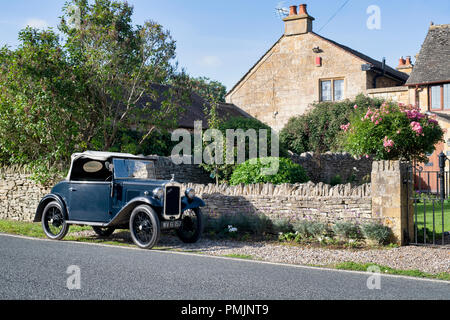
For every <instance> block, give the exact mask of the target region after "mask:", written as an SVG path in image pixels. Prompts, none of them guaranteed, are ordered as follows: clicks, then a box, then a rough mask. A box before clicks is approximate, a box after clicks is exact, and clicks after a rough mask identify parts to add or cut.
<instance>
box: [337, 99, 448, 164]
mask: <svg viewBox="0 0 450 320" xmlns="http://www.w3.org/2000/svg"><path fill="white" fill-rule="evenodd" d="M355 107H356V110H357V112H356V113H355V115H354V116H353V117H351V119H350V122H349V123H347V124H344V125H342V126H341V129H342V134H343V138H344V146H345V148H346V150H347V151H349V152H350V153H352V154H353V155H355V156H372V157H373V158H374V159H377V160H407V161H418V162H426V161H428V160H427V159H428V158H427V156H426V154H427V153H432V152H433V151H434V149H435V145H436V143H438V142H440V141H443V136H444V131H443V130H442V128H441V127H440V126H439V124H438V122H437V120H435V119H434V118H433V117H430V116H429V115H427V114H424V113H421V112H420V108H418V107H415V106H412V105H409V106H405V105H401V104H400V105H398V104H396V103H393V102H389V103H388V102H385V103H383V104H382V105H381V107H380V108H379V109H374V108H370V107H369V108H367V109H366V108H359V106H355Z"/></svg>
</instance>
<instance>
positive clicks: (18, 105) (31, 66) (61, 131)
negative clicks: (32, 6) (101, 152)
mask: <svg viewBox="0 0 450 320" xmlns="http://www.w3.org/2000/svg"><path fill="white" fill-rule="evenodd" d="M19 41H20V44H19V46H18V47H17V49H16V50H14V51H12V50H10V49H8V48H7V47H3V48H1V49H0V156H1V160H3V162H7V163H10V164H11V163H18V164H31V166H40V167H44V166H46V165H48V163H55V162H60V161H68V159H70V155H71V153H72V151H73V150H74V149H79V148H82V146H83V136H82V134H81V131H82V130H83V128H84V127H85V126H86V123H87V121H86V118H85V117H84V113H85V112H86V110H87V107H86V105H88V102H87V100H86V98H85V96H84V94H83V90H82V86H81V85H80V84H79V83H78V82H76V81H74V77H73V73H74V67H73V66H71V65H70V63H69V62H68V61H67V54H66V53H65V52H64V50H63V48H62V46H61V45H60V43H59V38H58V36H57V34H56V33H54V32H53V31H51V30H47V31H38V30H35V29H31V28H29V27H27V28H25V29H24V30H22V31H20V33H19Z"/></svg>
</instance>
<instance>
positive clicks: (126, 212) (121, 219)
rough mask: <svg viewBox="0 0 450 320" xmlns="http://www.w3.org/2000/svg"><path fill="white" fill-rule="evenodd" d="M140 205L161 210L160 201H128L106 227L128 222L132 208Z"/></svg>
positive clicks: (142, 199) (143, 199)
mask: <svg viewBox="0 0 450 320" xmlns="http://www.w3.org/2000/svg"><path fill="white" fill-rule="evenodd" d="M141 204H147V205H149V206H150V207H154V208H155V207H156V208H161V207H162V205H161V201H159V200H157V199H153V198H146V197H137V198H133V199H132V200H130V201H129V202H128V203H127V204H126V205H125V206H123V207H122V209H120V211H119V212H118V213H117V214H116V215H115V216H114V218H112V220H111V221H110V222H109V223H108V227H112V226H116V225H121V224H124V223H126V222H128V220H129V217H130V214H131V212H132V211H133V209H134V208H136V207H137V206H139V205H141Z"/></svg>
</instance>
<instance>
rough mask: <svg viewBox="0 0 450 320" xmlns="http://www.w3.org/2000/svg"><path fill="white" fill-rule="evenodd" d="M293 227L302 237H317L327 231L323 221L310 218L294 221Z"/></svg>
mask: <svg viewBox="0 0 450 320" xmlns="http://www.w3.org/2000/svg"><path fill="white" fill-rule="evenodd" d="M293 227H294V231H295V232H296V233H297V234H299V235H300V236H301V238H303V239H308V238H318V237H321V236H324V235H326V234H327V233H328V230H327V225H326V224H325V223H322V222H317V221H312V220H300V221H296V222H295V223H294V225H293Z"/></svg>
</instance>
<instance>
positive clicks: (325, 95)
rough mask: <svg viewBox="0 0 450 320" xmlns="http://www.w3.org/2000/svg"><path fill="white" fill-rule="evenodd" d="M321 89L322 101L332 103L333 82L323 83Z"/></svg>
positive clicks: (326, 81)
mask: <svg viewBox="0 0 450 320" xmlns="http://www.w3.org/2000/svg"><path fill="white" fill-rule="evenodd" d="M320 88H321V95H320V101H331V80H325V81H321V82H320Z"/></svg>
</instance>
